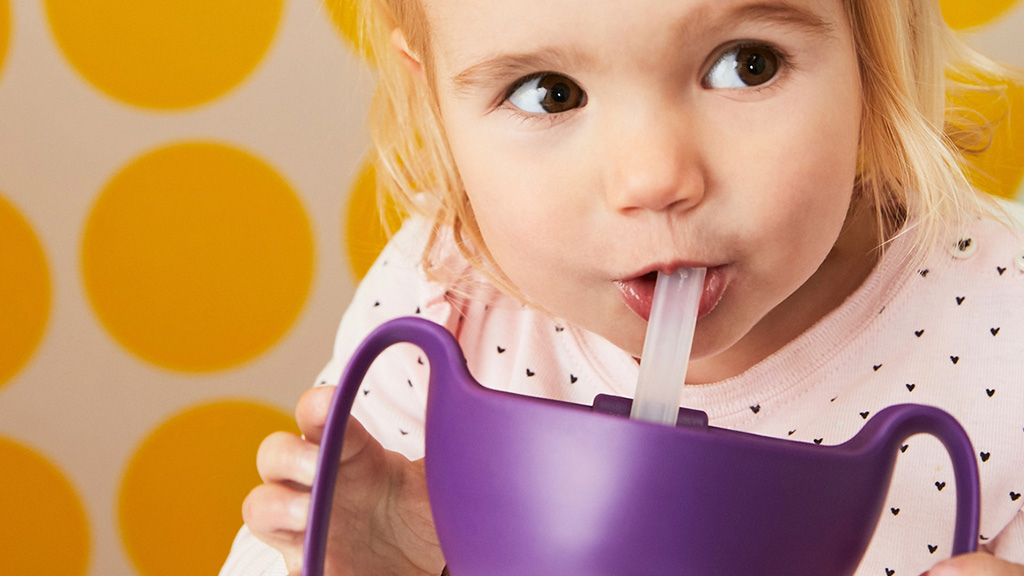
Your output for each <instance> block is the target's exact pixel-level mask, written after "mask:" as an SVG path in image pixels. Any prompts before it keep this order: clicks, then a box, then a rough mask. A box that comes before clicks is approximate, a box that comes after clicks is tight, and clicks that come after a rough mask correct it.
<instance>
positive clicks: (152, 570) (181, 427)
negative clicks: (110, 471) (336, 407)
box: [26, 401, 296, 576]
mask: <svg viewBox="0 0 1024 576" xmlns="http://www.w3.org/2000/svg"><path fill="white" fill-rule="evenodd" d="M277 430H289V431H296V429H295V425H294V424H293V421H292V419H291V418H289V417H288V416H287V415H286V414H284V413H283V412H280V411H279V410H276V409H273V408H268V407H266V406H261V405H258V404H253V403H249V402H242V401H225V402H218V403H214V404H208V405H204V406H200V407H197V408H192V409H190V410H186V411H185V412H182V413H180V414H178V415H176V416H174V417H172V418H171V419H169V420H167V421H166V422H164V423H163V424H161V425H160V426H159V427H157V428H156V429H155V430H154V431H153V432H152V433H151V434H150V435H149V436H148V437H147V438H146V439H145V440H144V441H143V442H142V444H141V445H140V446H139V447H138V449H137V450H136V452H135V453H134V455H133V456H132V458H131V460H130V461H129V463H128V466H127V468H126V470H125V473H124V476H123V479H122V481H121V487H120V492H119V497H118V520H119V522H120V532H121V541H122V542H123V544H124V546H125V549H126V551H127V553H128V557H129V558H130V559H131V561H132V563H133V564H134V565H135V568H136V569H137V570H138V572H139V573H140V574H141V575H142V576H159V575H164V574H166V575H175V576H177V575H179V574H216V573H217V571H218V570H219V569H220V566H221V565H222V564H223V563H224V557H225V555H226V554H227V551H228V550H229V549H230V548H231V541H232V539H233V538H234V536H235V533H236V532H237V531H238V528H239V527H240V526H241V525H242V515H241V510H242V500H243V499H244V498H245V495H246V494H248V493H249V491H250V490H252V489H253V488H254V487H255V486H256V485H257V484H258V483H259V481H260V480H259V476H258V475H257V473H256V464H255V463H256V449H257V447H258V446H259V443H260V441H261V440H262V439H263V438H264V437H266V436H267V434H270V433H271V432H274V431H277ZM27 573H28V572H26V574H27Z"/></svg>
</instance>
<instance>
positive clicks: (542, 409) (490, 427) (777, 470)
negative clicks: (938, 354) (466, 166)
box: [303, 318, 979, 576]
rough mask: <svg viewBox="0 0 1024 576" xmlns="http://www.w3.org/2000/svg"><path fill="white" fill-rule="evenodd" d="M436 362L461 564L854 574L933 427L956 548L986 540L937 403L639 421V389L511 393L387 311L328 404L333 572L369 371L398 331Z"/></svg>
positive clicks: (953, 428) (446, 536)
mask: <svg viewBox="0 0 1024 576" xmlns="http://www.w3.org/2000/svg"><path fill="white" fill-rule="evenodd" d="M397 342H411V343H413V344H416V345H417V346H419V347H420V348H422V349H423V351H424V352H425V354H426V355H427V357H428V359H429V362H430V371H431V374H430V391H429V394H428V400H427V416H426V435H427V436H426V474H427V488H428V492H429V496H430V503H431V509H432V512H433V516H434V521H435V525H436V528H437V534H438V537H439V539H440V542H441V548H442V550H443V552H444V555H445V559H446V561H447V563H448V567H449V570H450V572H451V573H452V574H453V576H505V575H509V576H511V575H516V576H520V575H522V574H524V573H529V574H532V575H535V576H546V575H550V576H602V575H608V576H628V575H637V576H651V575H660V574H700V575H707V574H716V575H723V576H730V575H736V576H739V575H743V576H747V575H749V574H785V575H788V576H798V575H805V574H806V575H814V576H820V575H822V574H829V575H837V576H839V575H849V574H852V573H853V572H854V570H855V569H856V568H857V565H858V564H859V562H860V559H861V557H862V556H863V554H864V551H865V549H866V548H867V545H868V542H869V541H870V539H871V536H872V534H873V532H874V530H875V526H876V524H877V522H878V517H879V514H880V512H881V510H882V506H883V504H884V500H885V497H886V495H887V492H888V488H889V481H890V478H891V473H892V468H893V465H894V463H895V460H896V454H897V452H898V449H899V446H900V445H901V444H902V443H903V441H904V440H905V439H906V438H907V437H908V436H911V435H914V434H918V433H927V434H932V435H934V436H936V437H937V438H939V440H940V441H942V442H943V444H944V445H945V446H946V449H947V450H948V451H949V453H950V456H951V458H952V460H953V465H954V474H955V480H956V487H957V513H956V526H955V532H954V545H953V553H954V554H960V553H965V552H970V551H974V550H975V549H976V547H977V533H978V515H979V495H978V494H979V492H978V471H977V462H976V460H975V458H974V451H973V449H972V447H971V443H970V440H969V439H968V438H967V435H966V433H965V432H964V430H963V428H962V427H961V426H960V425H959V424H958V423H957V422H956V420H955V419H954V418H953V417H952V416H950V415H949V414H947V413H946V412H943V411H942V410H939V409H937V408H933V407H928V406H921V405H912V404H904V405H899V406H892V407H890V408H886V409H885V410H882V411H880V412H878V413H877V414H876V415H875V416H874V417H872V418H871V419H870V420H869V421H868V422H867V423H866V424H865V425H864V427H863V429H862V430H861V431H860V432H859V433H858V434H857V435H856V436H855V437H854V438H852V439H851V440H849V441H847V442H845V443H843V444H840V445H837V446H821V445H816V444H808V443H804V442H795V441H790V440H780V439H775V438H768V437H763V436H757V435H754V434H747V433H742V432H736V431H731V430H726V429H722V428H715V427H712V426H708V425H707V416H706V415H705V414H704V413H703V412H699V411H694V410H685V409H683V410H680V417H679V421H678V422H677V426H676V427H675V428H672V427H669V426H662V425H658V424H651V423H647V422H641V421H635V420H630V419H628V418H627V417H625V416H626V415H628V413H629V407H630V403H631V401H630V400H629V399H626V398H617V397H613V396H599V397H598V398H597V399H595V405H594V406H583V405H577V404H570V403H565V402H558V401H553V400H544V399H539V398H533V397H527V396H521V395H516V394H510V393H506V392H498V391H494V390H489V389H487V388H484V387H483V386H481V385H480V384H479V383H477V382H476V381H475V380H474V379H473V378H472V376H470V374H469V372H468V370H467V369H466V362H465V358H464V357H463V356H462V351H461V350H460V349H459V347H458V344H457V343H456V342H455V339H454V338H453V337H452V336H451V335H450V334H449V333H448V332H447V331H446V330H445V329H444V328H442V327H440V326H438V325H436V324H434V323H431V322H428V321H426V320H423V319H419V318H400V319H398V320H393V321H391V322H389V323H387V324H384V325H382V326H381V327H380V328H378V329H377V330H376V331H374V332H373V333H372V334H371V335H370V336H369V337H367V339H366V340H365V341H364V342H363V344H362V345H361V346H360V348H359V349H358V350H357V351H356V353H355V354H354V355H353V358H352V361H351V362H350V365H349V366H348V367H347V369H346V372H345V375H343V376H342V379H341V383H340V387H339V393H338V394H336V395H335V399H334V403H333V404H332V407H331V411H330V413H329V415H328V422H327V426H326V428H325V431H324V439H323V442H322V444H321V451H320V462H319V465H318V468H317V470H318V473H317V478H316V480H315V482H314V485H313V493H312V501H311V504H310V508H311V510H310V523H309V529H308V530H307V533H306V546H305V552H304V553H305V559H304V567H303V570H304V574H308V575H311V576H319V575H320V574H322V573H323V556H324V549H325V546H326V538H327V526H328V522H329V514H330V499H331V497H332V495H333V493H334V484H335V480H336V475H337V466H338V458H339V455H340V452H341V442H342V437H343V434H344V428H345V424H346V422H347V419H348V414H349V411H350V410H351V406H352V402H353V401H354V399H355V397H356V393H357V392H358V390H359V386H360V383H361V381H362V379H363V377H364V375H365V373H366V370H367V369H368V368H369V366H370V364H371V363H372V362H373V360H374V359H375V358H376V357H377V355H378V354H380V352H381V351H383V350H384V349H385V348H387V347H388V346H390V345H392V344H394V343H397Z"/></svg>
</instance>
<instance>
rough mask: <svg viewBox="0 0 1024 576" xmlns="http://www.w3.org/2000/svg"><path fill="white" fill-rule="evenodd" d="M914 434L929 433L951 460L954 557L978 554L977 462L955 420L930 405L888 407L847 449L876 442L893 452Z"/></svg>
mask: <svg viewBox="0 0 1024 576" xmlns="http://www.w3.org/2000/svg"><path fill="white" fill-rule="evenodd" d="M915 434H929V435H931V436H934V437H936V438H938V439H939V441H940V442H942V444H943V446H945V448H946V451H947V452H948V453H949V457H950V459H951V460H952V461H953V478H954V480H955V481H956V527H955V529H954V532H953V556H958V555H960V554H967V553H970V552H975V551H977V549H978V526H979V517H980V515H981V496H980V481H979V479H978V462H977V460H976V459H975V456H974V448H973V447H972V445H971V439H970V438H969V437H968V436H967V432H966V431H964V429H963V427H962V426H961V425H960V423H959V422H957V420H956V418H953V416H951V415H950V414H949V413H947V412H945V411H943V410H940V409H939V408H935V407H933V406H924V405H921V404H897V405H894V406H889V407H888V408H885V409H884V410H881V411H880V412H878V414H876V415H875V416H874V417H873V418H872V419H871V420H869V421H868V422H867V424H865V425H864V427H863V428H862V429H861V431H860V432H858V433H857V435H856V436H854V438H853V439H852V440H850V441H849V442H848V443H847V446H848V447H850V448H856V447H857V446H858V445H862V446H865V447H867V446H868V445H873V444H874V443H875V442H884V443H885V444H886V446H879V448H881V449H884V450H889V451H891V452H892V453H895V452H896V450H897V449H898V447H899V446H900V445H902V444H903V441H904V440H906V439H907V438H908V437H910V436H913V435H915Z"/></svg>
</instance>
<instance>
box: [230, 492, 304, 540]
mask: <svg viewBox="0 0 1024 576" xmlns="http://www.w3.org/2000/svg"><path fill="white" fill-rule="evenodd" d="M308 518H309V493H307V492H301V491H298V490H293V489H291V488H288V487H286V486H282V485H280V484H262V485H260V486H257V487H256V488H254V489H253V490H252V492H250V493H249V495H248V496H246V497H245V501H244V502H243V503H242V519H243V520H244V521H245V524H246V526H248V527H249V531H251V532H252V534H253V536H255V537H256V538H258V539H260V540H262V541H264V542H266V543H267V544H269V545H271V546H273V547H274V548H276V549H278V550H280V551H282V553H284V552H287V551H290V552H296V551H300V550H301V548H302V540H303V538H304V535H305V531H306V522H307V520H308Z"/></svg>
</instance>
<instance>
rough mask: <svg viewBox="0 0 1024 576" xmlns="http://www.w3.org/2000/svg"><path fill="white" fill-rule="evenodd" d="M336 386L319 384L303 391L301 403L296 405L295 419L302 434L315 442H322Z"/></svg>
mask: <svg viewBox="0 0 1024 576" xmlns="http://www.w3.org/2000/svg"><path fill="white" fill-rule="evenodd" d="M336 389H337V387H336V386H318V387H316V388H310V389H309V390H306V391H305V392H303V394H302V396H301V397H300V398H299V403H298V404H297V405H296V406H295V421H296V422H298V424H299V430H300V431H302V435H303V436H304V437H305V438H306V440H309V441H310V442H312V443H314V444H319V443H320V438H321V436H322V435H323V432H324V423H325V422H326V421H327V411H328V410H329V409H330V407H331V400H332V399H333V398H334V392H335V390H336Z"/></svg>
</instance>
